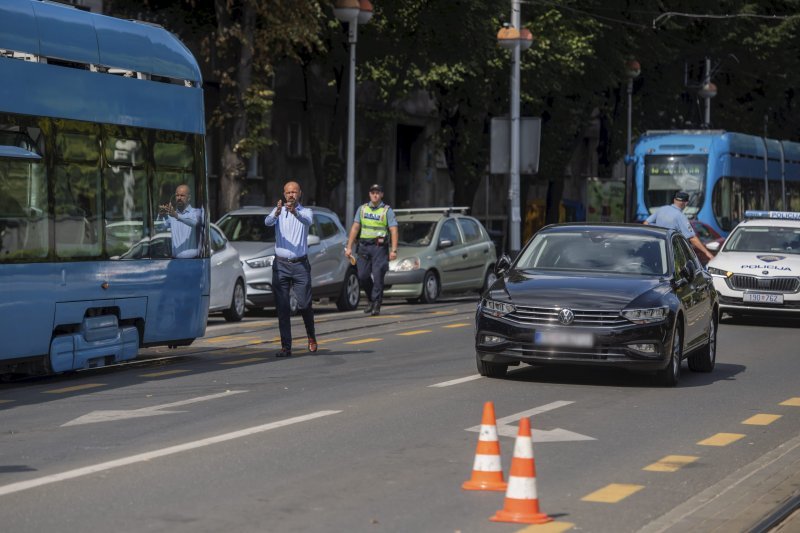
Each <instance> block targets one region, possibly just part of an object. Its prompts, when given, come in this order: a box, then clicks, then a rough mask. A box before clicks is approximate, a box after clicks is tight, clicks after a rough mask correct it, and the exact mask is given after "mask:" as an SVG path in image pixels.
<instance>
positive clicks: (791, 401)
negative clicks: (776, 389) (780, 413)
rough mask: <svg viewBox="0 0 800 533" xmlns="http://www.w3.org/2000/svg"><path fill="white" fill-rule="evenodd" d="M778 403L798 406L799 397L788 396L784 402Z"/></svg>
mask: <svg viewBox="0 0 800 533" xmlns="http://www.w3.org/2000/svg"><path fill="white" fill-rule="evenodd" d="M780 405H788V406H790V407H800V398H798V397H795V398H789V399H788V400H786V401H785V402H781V403H780Z"/></svg>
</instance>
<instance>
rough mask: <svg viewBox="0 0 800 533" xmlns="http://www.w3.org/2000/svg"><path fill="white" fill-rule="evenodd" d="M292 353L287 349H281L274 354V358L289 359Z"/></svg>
mask: <svg viewBox="0 0 800 533" xmlns="http://www.w3.org/2000/svg"><path fill="white" fill-rule="evenodd" d="M291 356H292V351H291V350H289V349H287V348H281V351H280V352H278V353H276V354H275V357H291Z"/></svg>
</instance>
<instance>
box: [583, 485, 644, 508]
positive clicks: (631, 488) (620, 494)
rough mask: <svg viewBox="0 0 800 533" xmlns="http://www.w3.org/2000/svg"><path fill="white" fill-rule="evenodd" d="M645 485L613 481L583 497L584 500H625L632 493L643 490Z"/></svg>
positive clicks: (613, 501)
mask: <svg viewBox="0 0 800 533" xmlns="http://www.w3.org/2000/svg"><path fill="white" fill-rule="evenodd" d="M643 488H644V485H625V484H623V483H611V484H610V485H606V486H605V487H603V488H602V489H599V490H596V491H594V492H593V493H591V494H588V495H586V496H584V497H583V498H581V501H584V502H600V503H617V502H619V501H622V500H624V499H625V498H627V497H628V496H630V495H631V494H635V493H637V492H639V491H640V490H642V489H643Z"/></svg>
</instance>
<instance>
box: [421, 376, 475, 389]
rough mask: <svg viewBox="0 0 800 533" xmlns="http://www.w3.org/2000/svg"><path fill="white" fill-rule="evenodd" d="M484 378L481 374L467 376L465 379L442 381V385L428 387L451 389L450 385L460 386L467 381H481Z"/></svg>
mask: <svg viewBox="0 0 800 533" xmlns="http://www.w3.org/2000/svg"><path fill="white" fill-rule="evenodd" d="M482 377H483V376H481V375H480V374H475V375H474V376H467V377H465V378H458V379H451V380H450V381H442V382H441V383H436V384H434V385H428V387H449V386H450V385H458V384H459V383H466V382H467V381H473V380H476V379H481V378H482Z"/></svg>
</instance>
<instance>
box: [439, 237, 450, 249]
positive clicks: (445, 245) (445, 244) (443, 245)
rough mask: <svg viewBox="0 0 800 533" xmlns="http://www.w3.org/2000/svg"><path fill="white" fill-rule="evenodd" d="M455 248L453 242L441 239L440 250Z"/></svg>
mask: <svg viewBox="0 0 800 533" xmlns="http://www.w3.org/2000/svg"><path fill="white" fill-rule="evenodd" d="M451 246H453V241H451V240H450V239H439V249H440V250H442V249H444V248H450V247H451Z"/></svg>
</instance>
